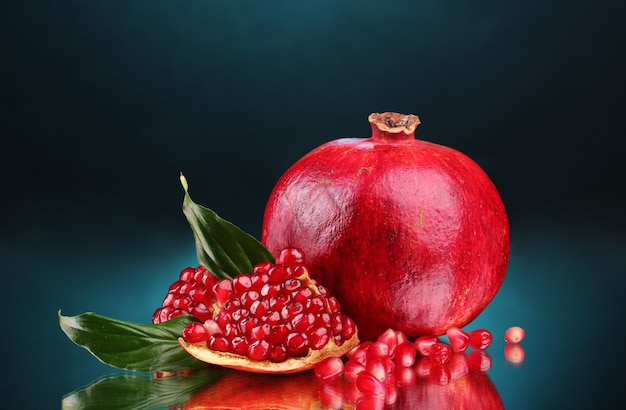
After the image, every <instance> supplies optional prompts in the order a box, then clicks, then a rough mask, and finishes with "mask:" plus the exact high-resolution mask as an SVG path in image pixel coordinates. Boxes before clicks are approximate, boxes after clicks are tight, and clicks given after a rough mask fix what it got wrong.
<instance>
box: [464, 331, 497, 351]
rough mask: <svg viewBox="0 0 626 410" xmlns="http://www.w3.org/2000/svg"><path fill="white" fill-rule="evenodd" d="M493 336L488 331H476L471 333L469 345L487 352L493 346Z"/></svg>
mask: <svg viewBox="0 0 626 410" xmlns="http://www.w3.org/2000/svg"><path fill="white" fill-rule="evenodd" d="M492 341H493V336H492V334H491V332H490V331H488V330H487V329H476V330H472V331H471V332H469V345H470V346H471V347H472V348H474V349H478V350H485V349H486V348H488V347H489V345H491V342H492Z"/></svg>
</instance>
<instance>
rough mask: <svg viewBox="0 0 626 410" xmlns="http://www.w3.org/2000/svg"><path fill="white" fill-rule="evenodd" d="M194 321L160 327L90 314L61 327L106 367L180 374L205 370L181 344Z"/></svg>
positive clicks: (185, 319) (61, 319)
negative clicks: (194, 370) (183, 371)
mask: <svg viewBox="0 0 626 410" xmlns="http://www.w3.org/2000/svg"><path fill="white" fill-rule="evenodd" d="M192 320H197V319H194V318H193V317H191V316H179V317H177V318H175V319H172V320H168V321H167V322H163V323H159V324H157V325H152V324H151V325H147V324H140V323H132V322H125V321H123V320H117V319H112V318H108V317H105V316H101V315H97V314H95V313H91V312H87V313H83V314H80V315H78V316H62V315H61V312H59V323H60V325H61V328H62V329H63V331H64V332H65V334H66V335H67V336H68V337H69V338H70V339H71V340H72V341H73V342H74V343H76V344H77V345H79V346H82V347H84V348H85V349H87V350H88V351H89V352H90V353H91V354H93V355H94V356H96V357H97V358H98V359H100V360H101V361H102V362H103V363H106V364H108V365H110V366H113V367H117V368H120V369H125V370H134V371H138V372H152V371H157V370H161V371H176V370H179V369H182V368H184V367H195V368H197V367H203V366H206V363H203V362H201V361H199V360H197V359H195V358H194V357H192V356H190V355H189V354H188V353H187V352H185V351H184V350H183V349H182V348H181V347H180V344H179V343H178V338H179V337H180V335H181V334H182V333H183V329H184V328H185V326H187V324H188V323H189V322H191V321H192Z"/></svg>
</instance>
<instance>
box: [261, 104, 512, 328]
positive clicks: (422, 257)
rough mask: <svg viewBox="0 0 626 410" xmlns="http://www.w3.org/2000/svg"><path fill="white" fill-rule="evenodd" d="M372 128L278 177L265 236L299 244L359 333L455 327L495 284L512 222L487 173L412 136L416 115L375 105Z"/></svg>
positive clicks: (279, 245) (268, 242)
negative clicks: (363, 135)
mask: <svg viewBox="0 0 626 410" xmlns="http://www.w3.org/2000/svg"><path fill="white" fill-rule="evenodd" d="M369 122H370V123H371V127H372V135H371V138H342V139H338V140H334V141H330V142H328V143H325V144H323V145H321V146H319V147H317V148H316V149H314V150H313V151H311V152H309V153H308V154H306V155H305V156H304V157H302V158H301V159H299V160H298V161H297V162H296V163H295V164H293V165H292V166H291V167H290V168H289V169H288V170H287V171H286V172H285V173H284V174H283V175H282V176H281V177H280V179H279V180H278V181H277V183H276V185H275V187H274V189H273V190H272V192H271V194H270V197H269V199H268V202H267V206H266V209H265V215H264V218H263V229H262V238H261V239H262V243H263V244H264V245H265V246H266V247H267V248H268V249H269V250H270V251H271V252H277V251H279V250H280V249H283V248H285V247H297V248H299V249H302V250H303V251H304V252H305V253H306V255H307V258H308V259H307V262H308V266H309V268H310V271H311V276H312V277H313V278H315V279H317V280H319V281H320V282H321V283H323V284H324V285H325V286H326V287H327V288H328V289H329V291H330V292H331V293H333V294H334V295H335V296H336V297H337V299H338V300H340V301H341V303H342V309H343V310H344V312H345V313H346V314H348V315H349V316H350V317H352V318H353V319H354V320H355V322H356V324H357V326H358V328H359V333H360V337H361V338H362V339H363V340H373V339H375V338H376V337H377V336H378V335H379V334H380V333H381V332H383V331H384V330H385V329H387V328H389V327H393V328H394V329H397V330H401V331H403V332H404V333H405V334H406V335H407V336H409V337H419V336H422V335H443V334H444V333H445V332H446V330H447V329H448V328H450V327H453V326H454V327H459V328H461V327H463V326H464V325H466V324H467V323H469V322H471V321H472V320H473V319H474V318H475V317H476V316H478V314H479V313H480V312H481V311H482V310H483V309H484V308H485V307H486V306H487V305H488V304H489V302H490V301H491V300H492V299H493V297H494V296H495V294H496V292H497V291H498V289H499V288H500V286H501V284H502V282H503V280H504V276H505V272H506V269H507V265H508V260H509V252H510V243H509V223H508V217H507V214H506V210H505V207H504V204H503V202H502V200H501V198H500V195H499V193H498V191H497V189H496V187H495V186H494V184H493V182H492V181H491V180H490V178H489V177H488V176H487V174H486V173H485V172H484V171H483V169H481V167H480V166H479V165H478V164H476V163H475V162H474V161H472V160H471V159H470V158H468V157H467V156H466V155H464V154H462V153H461V152H459V151H457V150H454V149H452V148H449V147H445V146H442V145H437V144H434V143H431V142H426V141H421V140H418V139H415V129H416V127H417V126H418V125H419V123H420V121H419V119H418V117H416V116H414V115H402V114H398V113H389V112H387V113H382V114H378V113H374V114H372V115H370V116H369Z"/></svg>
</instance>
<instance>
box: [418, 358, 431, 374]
mask: <svg viewBox="0 0 626 410" xmlns="http://www.w3.org/2000/svg"><path fill="white" fill-rule="evenodd" d="M432 367H433V361H432V360H430V357H425V356H422V357H420V358H419V359H417V361H416V362H415V367H414V369H415V373H416V374H417V375H418V376H419V377H428V376H429V375H430V369H432Z"/></svg>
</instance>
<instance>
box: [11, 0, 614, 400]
mask: <svg viewBox="0 0 626 410" xmlns="http://www.w3.org/2000/svg"><path fill="white" fill-rule="evenodd" d="M380 3H381V2H379V1H373V0H359V1H342V2H337V1H334V0H315V1H312V0H311V1H307V0H302V1H298V2H292V1H268V2H262V5H259V6H251V5H250V2H249V1H240V0H231V1H228V2H189V3H185V4H179V3H178V2H177V3H174V2H164V1H150V2H148V1H134V0H129V1H124V2H113V1H95V0H94V1H90V2H85V1H79V0H67V1H63V2H50V1H36V0H33V1H28V2H9V3H7V5H3V6H2V10H0V19H1V22H0V32H1V34H2V38H3V39H4V40H5V43H4V45H3V54H2V57H3V64H2V65H1V66H0V71H1V73H2V77H1V78H2V93H0V99H1V101H0V136H1V137H2V141H3V145H2V148H0V174H1V175H2V185H1V186H2V188H1V189H2V200H1V201H0V207H1V208H0V269H1V271H2V282H1V284H0V293H1V297H0V307H1V312H2V325H3V336H4V337H2V338H1V341H0V345H1V346H2V365H3V370H4V375H5V381H4V382H3V390H2V391H3V392H4V395H3V397H2V405H3V407H7V408H29V409H30V408H58V407H59V405H60V403H61V399H62V397H63V396H64V395H66V394H68V393H70V392H72V391H75V390H76V389H79V388H81V387H82V386H88V385H90V384H91V383H92V382H94V381H96V380H98V379H100V378H101V377H103V376H106V375H109V374H112V373H113V374H117V373H118V372H116V371H115V370H114V369H112V368H110V367H108V366H105V365H103V364H101V363H99V362H98V361H97V360H96V359H94V358H93V357H92V356H91V355H90V354H89V353H88V352H86V351H84V350H83V349H80V348H78V347H76V346H75V345H73V344H72V343H71V342H70V341H69V340H68V339H67V338H66V337H65V335H64V334H63V332H62V331H61V330H60V328H59V326H58V323H57V311H58V310H59V309H62V311H63V313H64V314H67V315H74V314H79V313H82V312H84V311H94V312H97V313H100V314H103V315H107V316H111V317H115V318H120V319H124V320H131V321H138V322H148V321H149V320H150V318H151V315H152V313H153V311H154V309H155V308H156V307H157V306H158V305H160V303H161V301H162V298H163V296H164V294H165V292H166V289H167V287H168V285H169V284H170V283H171V282H172V281H173V279H174V278H175V277H176V275H178V273H179V272H180V270H181V269H182V268H184V267H186V266H188V265H193V264H195V263H196V255H195V249H194V245H193V238H192V236H191V233H190V231H189V228H188V226H187V224H186V222H185V220H184V217H183V215H182V212H181V203H182V189H181V188H180V185H179V182H178V176H179V173H180V172H181V171H183V172H185V175H186V176H187V178H188V180H189V183H190V192H191V193H193V194H194V198H195V199H196V200H197V201H198V202H199V203H201V204H203V205H206V206H209V207H211V208H212V209H214V210H216V211H217V212H218V213H219V214H220V215H221V216H223V217H225V218H226V219H228V220H231V221H233V222H235V223H237V224H238V225H239V226H240V227H242V228H243V229H244V230H246V231H248V232H251V233H253V234H255V235H256V236H257V237H258V236H259V234H260V223H261V220H262V215H263V208H264V205H265V201H266V199H267V197H268V195H269V193H270V190H271V188H272V186H273V184H274V183H275V182H276V180H277V179H278V177H279V176H280V175H281V173H282V172H284V170H285V169H286V168H287V167H288V166H289V165H290V164H292V163H293V162H295V161H296V160H297V159H298V158H299V157H300V156H302V155H303V154H304V153H306V152H307V151H308V150H310V149H312V148H313V147H315V146H318V145H320V144H322V143H323V142H326V141H329V140H331V139H336V138H340V137H346V136H367V135H369V133H370V130H369V125H368V124H367V116H368V115H369V114H370V113H372V112H381V111H389V110H393V111H398V112H403V113H413V114H416V115H419V116H420V119H421V120H422V125H421V126H420V127H419V129H418V132H417V136H418V138H423V139H425V140H427V141H432V142H436V143H439V144H444V145H448V146H451V147H453V148H455V149H458V150H460V151H462V152H464V153H466V154H467V155H469V156H470V157H472V158H473V159H474V160H476V161H477V162H478V163H479V164H480V165H481V166H482V167H483V168H484V169H485V170H486V171H487V173H488V174H489V176H490V177H491V178H492V179H493V181H494V183H495V184H496V186H497V187H498V189H499V190H500V192H501V194H502V197H503V200H504V203H505V205H506V207H507V209H508V211H509V213H510V217H511V232H512V249H511V263H510V267H509V272H508V275H507V277H506V279H505V282H504V284H503V287H502V289H501V291H500V292H499V293H498V295H497V296H496V297H495V299H494V301H493V303H492V304H491V305H489V306H488V308H487V309H486V310H485V311H484V312H483V314H481V315H480V316H479V317H478V318H477V319H476V321H475V322H474V323H472V324H471V325H470V326H469V327H486V328H488V329H490V330H492V331H493V333H494V335H495V336H496V341H495V342H494V345H493V346H492V347H491V348H490V349H489V352H490V355H491V357H492V359H493V364H492V367H491V369H490V370H489V372H488V373H487V375H488V376H489V378H490V380H491V381H492V382H493V385H494V386H495V387H496V388H497V391H498V395H499V396H500V397H501V399H502V402H503V403H504V405H505V407H506V408H507V409H555V408H625V407H626V403H624V402H625V401H626V400H625V399H624V395H623V393H622V391H623V388H624V387H626V385H625V384H624V376H623V375H624V369H626V363H625V360H624V357H625V355H624V354H623V352H622V349H623V343H621V340H622V339H620V337H619V335H620V334H621V333H623V332H622V331H621V330H622V329H621V328H622V327H623V325H624V319H623V317H624V312H626V306H625V302H624V301H623V300H624V291H625V289H626V276H625V274H626V264H625V263H624V257H625V255H626V240H625V239H624V238H625V235H624V232H625V231H626V219H625V217H624V215H625V213H624V209H626V204H625V203H624V199H623V187H624V180H625V179H626V176H625V172H624V161H623V153H624V151H625V150H626V146H625V144H626V139H624V138H623V135H624V134H625V132H624V121H623V112H624V109H623V107H624V95H626V90H625V86H626V84H625V83H624V74H623V73H624V72H626V64H625V58H624V57H625V54H624V53H623V50H624V44H626V43H625V41H626V33H625V32H624V29H623V27H624V25H623V18H622V16H623V15H624V13H625V10H624V7H625V5H626V3H625V2H618V1H613V2H602V4H599V3H598V2H589V1H583V0H568V1H558V0H557V1H550V2H545V1H542V0H528V1H524V2H497V3H496V2H480V1H479V2H454V4H453V3H451V2H422V1H420V2H416V1H408V0H407V1H405V0H399V1H397V2H395V1H394V2H390V3H389V6H387V3H385V6H381V4H380ZM259 4H261V3H259ZM511 325H520V326H523V327H524V328H525V329H526V331H527V336H526V340H525V341H524V342H523V347H524V350H525V360H524V362H523V363H522V364H521V365H518V366H514V365H512V364H510V363H509V362H507V361H506V360H505V359H504V343H503V341H502V339H501V336H502V334H503V332H504V330H505V329H506V328H507V327H509V326H511ZM518 353H519V352H518ZM7 380H8V381H7ZM142 380H143V379H142ZM144 381H145V380H144ZM138 383H140V384H141V383H142V381H139V382H138ZM150 385H151V384H150V383H146V384H141V386H144V387H145V386H150ZM170 387H173V388H174V390H176V389H177V388H178V385H177V384H176V383H171V384H168V385H167V386H165V389H164V390H162V391H165V392H171V390H169V388H170ZM188 387H189V386H187V387H184V388H182V389H181V390H182V391H183V392H187V391H188V390H185V389H187V388H188ZM142 388H143V387H142ZM168 394H169V393H168ZM122 396H124V395H122ZM122 398H124V397H122ZM158 404H160V403H158Z"/></svg>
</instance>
